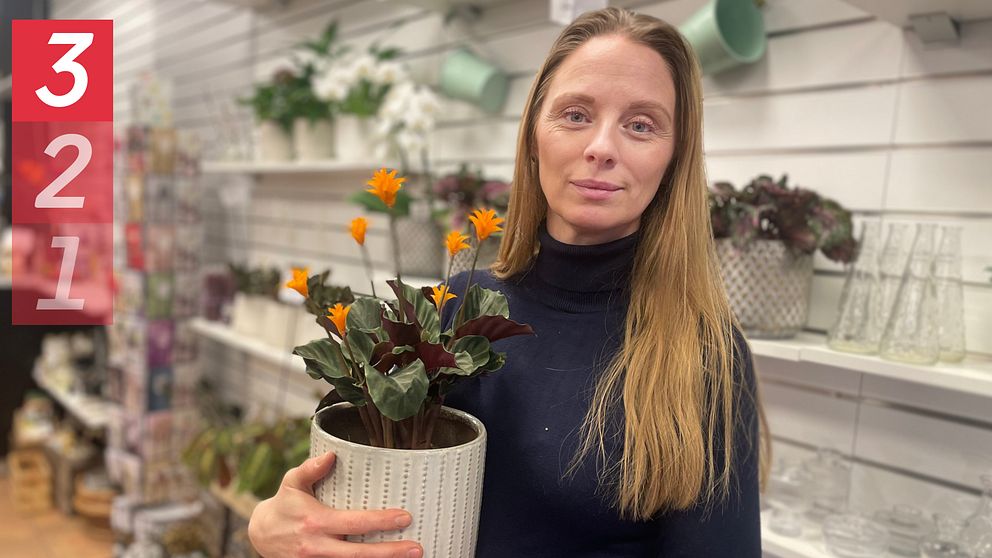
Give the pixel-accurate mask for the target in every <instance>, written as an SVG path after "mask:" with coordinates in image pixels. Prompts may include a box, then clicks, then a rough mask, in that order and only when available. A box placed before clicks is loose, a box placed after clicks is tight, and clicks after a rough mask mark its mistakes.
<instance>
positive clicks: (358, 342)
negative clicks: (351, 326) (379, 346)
mask: <svg viewBox="0 0 992 558" xmlns="http://www.w3.org/2000/svg"><path fill="white" fill-rule="evenodd" d="M348 347H351V351H352V356H354V357H355V360H356V361H358V363H359V364H366V363H368V362H369V361H371V360H372V352H373V351H374V349H375V340H374V339H372V336H371V335H369V334H368V333H366V332H364V331H362V330H360V329H356V330H354V331H349V332H348ZM346 351H347V349H346Z"/></svg>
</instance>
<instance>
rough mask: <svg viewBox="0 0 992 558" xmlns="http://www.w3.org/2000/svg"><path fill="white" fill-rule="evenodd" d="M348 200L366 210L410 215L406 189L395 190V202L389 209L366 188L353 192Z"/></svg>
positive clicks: (404, 215)
mask: <svg viewBox="0 0 992 558" xmlns="http://www.w3.org/2000/svg"><path fill="white" fill-rule="evenodd" d="M348 201H350V202H352V203H356V204H358V205H360V206H362V207H364V208H365V209H366V210H367V211H372V212H375V213H387V214H388V213H392V214H393V215H395V216H397V217H407V216H409V215H410V201H411V198H410V194H408V193H407V192H406V190H400V191H399V192H396V203H395V204H393V208H392V209H390V208H389V207H388V206H386V204H385V203H384V202H383V201H382V200H380V199H379V198H377V197H376V195H375V194H373V193H372V192H369V191H367V190H362V191H361V192H357V193H355V194H353V195H352V196H351V197H350V198H348Z"/></svg>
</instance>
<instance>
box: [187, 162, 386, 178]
mask: <svg viewBox="0 0 992 558" xmlns="http://www.w3.org/2000/svg"><path fill="white" fill-rule="evenodd" d="M382 167H386V168H388V169H394V168H396V166H395V165H392V164H389V162H388V161H387V162H385V163H384V162H382V161H372V160H369V161H337V160H327V161H306V162H301V161H286V162H265V161H204V162H203V166H202V168H201V170H202V172H203V173H204V174H313V173H338V174H368V175H369V176H371V175H372V173H373V172H374V171H376V170H378V169H380V168H382Z"/></svg>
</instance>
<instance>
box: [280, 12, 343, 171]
mask: <svg viewBox="0 0 992 558" xmlns="http://www.w3.org/2000/svg"><path fill="white" fill-rule="evenodd" d="M337 37H338V23H337V21H336V20H332V21H331V22H330V23H329V24H328V25H327V27H325V28H324V31H323V32H322V33H321V34H320V37H318V38H317V39H315V40H310V41H304V42H302V43H300V44H299V45H297V49H296V51H295V52H294V56H293V59H294V63H295V64H296V79H295V81H294V82H293V84H292V85H293V87H292V89H291V91H290V96H289V104H290V110H291V112H292V114H293V146H294V150H295V154H296V159H297V160H298V161H315V160H322V159H330V158H333V157H334V156H335V154H336V146H335V139H336V137H335V132H334V123H335V116H336V114H335V113H336V112H337V109H338V103H336V102H334V100H332V99H328V98H324V97H322V96H321V95H318V93H317V88H316V83H315V81H316V76H317V74H318V72H319V70H318V68H320V67H322V66H324V65H327V64H333V63H334V62H335V61H336V60H338V59H339V58H341V57H342V56H344V54H345V53H346V52H347V51H348V48H347V47H346V46H344V45H339V44H337Z"/></svg>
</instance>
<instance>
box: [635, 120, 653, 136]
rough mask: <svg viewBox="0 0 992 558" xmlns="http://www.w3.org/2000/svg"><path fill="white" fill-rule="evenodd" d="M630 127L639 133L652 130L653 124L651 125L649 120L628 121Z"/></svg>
mask: <svg viewBox="0 0 992 558" xmlns="http://www.w3.org/2000/svg"><path fill="white" fill-rule="evenodd" d="M630 129H631V130H633V131H635V132H637V133H639V134H647V133H650V132H652V131H654V126H652V125H651V124H650V123H649V122H642V121H640V120H638V121H634V122H631V123H630Z"/></svg>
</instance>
